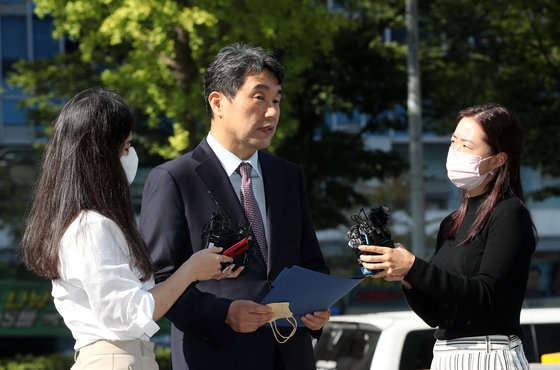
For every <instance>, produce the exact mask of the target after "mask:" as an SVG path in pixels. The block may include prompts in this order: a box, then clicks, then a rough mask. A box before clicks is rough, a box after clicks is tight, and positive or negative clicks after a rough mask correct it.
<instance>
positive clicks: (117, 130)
mask: <svg viewBox="0 0 560 370" xmlns="http://www.w3.org/2000/svg"><path fill="white" fill-rule="evenodd" d="M133 125H134V116H133V114H132V111H131V109H130V108H129V107H128V105H127V104H126V103H125V102H124V100H123V99H122V98H121V97H120V96H119V95H118V94H116V93H114V92H111V91H108V90H105V89H102V88H92V89H88V90H85V91H82V92H81V93H79V94H77V95H76V96H74V97H73V98H72V99H70V101H69V102H68V103H67V104H66V105H65V106H64V107H63V108H62V111H61V112H60V114H59V116H58V118H57V119H56V120H55V122H54V129H53V134H52V136H51V138H50V141H49V144H48V147H47V149H46V152H45V155H44V157H43V161H42V165H41V171H40V175H39V179H38V182H37V185H36V187H35V192H34V195H33V200H32V204H31V208H30V211H29V214H28V219H27V224H26V228H25V232H24V235H23V238H22V242H21V246H20V252H21V255H22V258H23V262H24V263H25V265H26V266H27V268H29V269H30V270H32V271H33V272H35V273H36V274H38V275H39V276H42V277H45V278H48V279H58V278H59V277H60V272H59V269H58V265H59V260H58V258H59V248H60V246H59V245H60V240H61V238H62V236H63V234H64V232H65V231H66V229H67V228H68V226H69V225H70V223H71V222H72V221H73V220H74V219H75V218H76V217H77V216H78V215H79V213H80V212H81V211H84V210H93V211H96V212H98V213H100V214H101V215H103V216H105V217H107V218H109V219H111V220H112V221H114V222H115V223H116V224H117V225H118V226H119V228H120V229H121V231H122V232H123V234H124V236H125V238H126V241H127V243H128V248H129V250H130V255H131V264H132V265H134V266H136V267H137V268H138V269H139V270H140V271H141V273H142V277H141V280H146V279H148V278H149V277H150V274H151V272H152V265H151V263H150V259H149V257H148V256H149V254H148V249H147V247H146V244H145V243H144V241H143V239H142V237H141V235H140V232H139V231H138V228H137V226H136V221H135V218H134V212H133V208H132V202H131V197H130V190H129V185H128V181H127V178H126V174H125V172H124V169H123V167H122V165H121V162H120V152H121V150H122V148H123V144H124V142H125V140H126V139H127V137H128V135H130V133H131V132H132V128H133Z"/></svg>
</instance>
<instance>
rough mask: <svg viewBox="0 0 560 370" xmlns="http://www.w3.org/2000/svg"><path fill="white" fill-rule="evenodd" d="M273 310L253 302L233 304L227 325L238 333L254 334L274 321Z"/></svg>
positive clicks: (238, 301)
mask: <svg viewBox="0 0 560 370" xmlns="http://www.w3.org/2000/svg"><path fill="white" fill-rule="evenodd" d="M272 316H274V313H273V312H272V308H271V307H268V306H266V305H262V304H258V303H255V302H253V301H245V300H237V301H233V302H231V305H230V306H229V311H228V314H227V317H226V324H228V325H229V326H231V328H232V329H233V330H235V331H236V332H238V333H252V332H254V331H255V330H257V329H258V328H260V327H261V326H263V325H264V324H266V323H267V322H269V321H270V319H272Z"/></svg>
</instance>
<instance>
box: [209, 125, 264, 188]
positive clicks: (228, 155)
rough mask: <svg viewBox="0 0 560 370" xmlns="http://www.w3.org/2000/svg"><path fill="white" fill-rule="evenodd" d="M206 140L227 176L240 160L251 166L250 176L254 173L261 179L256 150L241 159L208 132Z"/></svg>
mask: <svg viewBox="0 0 560 370" xmlns="http://www.w3.org/2000/svg"><path fill="white" fill-rule="evenodd" d="M206 141H207V142H208V145H209V146H210V148H211V149H212V150H213V151H214V154H216V157H218V160H219V161H220V163H221V164H222V167H224V170H225V171H226V173H227V175H228V176H231V175H232V174H233V173H234V172H235V170H236V169H237V167H239V164H240V163H241V162H247V163H249V164H250V165H251V167H253V171H252V172H251V174H253V176H251V177H255V175H256V176H258V177H260V178H261V179H262V174H261V165H260V163H259V151H258V150H257V151H256V152H255V153H253V155H252V156H251V157H250V158H249V159H247V160H246V161H243V160H241V159H240V158H239V157H238V156H236V155H235V154H233V153H232V152H230V151H229V150H227V149H226V148H224V147H223V146H222V144H220V143H219V142H218V141H217V140H216V139H215V138H214V137H213V136H212V134H211V133H210V132H209V133H208V136H207V137H206Z"/></svg>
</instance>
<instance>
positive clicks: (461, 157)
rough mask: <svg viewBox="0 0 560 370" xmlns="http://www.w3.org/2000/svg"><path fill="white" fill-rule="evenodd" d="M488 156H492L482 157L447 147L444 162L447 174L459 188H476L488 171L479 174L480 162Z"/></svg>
mask: <svg viewBox="0 0 560 370" xmlns="http://www.w3.org/2000/svg"><path fill="white" fill-rule="evenodd" d="M490 158H492V156H490V157H488V158H484V159H482V157H479V156H477V155H472V154H468V153H462V152H459V151H457V150H453V149H451V148H449V152H448V153H447V164H446V167H447V176H448V177H449V180H451V182H453V183H454V184H455V186H457V187H458V188H459V189H465V190H473V189H476V187H478V186H479V185H480V184H482V182H483V181H484V179H485V178H486V176H488V173H489V172H488V173H485V174H484V175H480V172H479V170H480V163H481V162H482V161H485V160H487V159H490Z"/></svg>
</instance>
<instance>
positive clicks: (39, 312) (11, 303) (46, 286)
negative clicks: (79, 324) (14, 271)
mask: <svg viewBox="0 0 560 370" xmlns="http://www.w3.org/2000/svg"><path fill="white" fill-rule="evenodd" d="M0 335H5V336H69V335H71V334H70V331H69V330H68V329H67V328H66V326H65V325H64V321H63V320H62V317H61V316H60V315H59V314H58V312H57V311H56V308H55V307H54V303H53V297H52V295H51V284H50V283H49V282H41V281H17V280H0Z"/></svg>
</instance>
